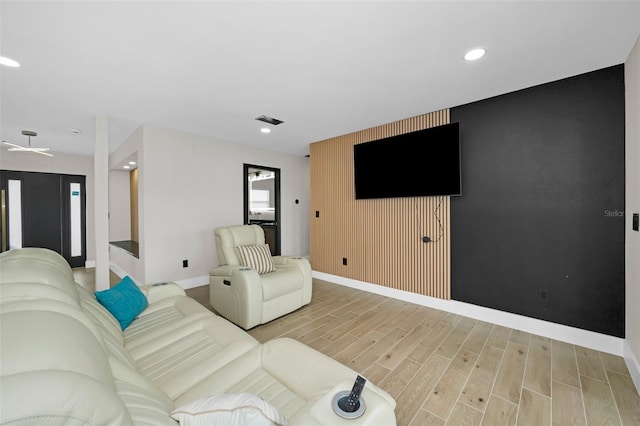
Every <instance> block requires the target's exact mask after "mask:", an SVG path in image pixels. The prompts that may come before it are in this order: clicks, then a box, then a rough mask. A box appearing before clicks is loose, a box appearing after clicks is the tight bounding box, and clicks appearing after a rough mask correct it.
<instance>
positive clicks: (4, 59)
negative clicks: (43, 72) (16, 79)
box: [0, 56, 20, 68]
mask: <svg viewBox="0 0 640 426" xmlns="http://www.w3.org/2000/svg"><path fill="white" fill-rule="evenodd" d="M0 65H6V66H8V67H13V68H16V67H19V66H20V64H19V63H18V62H16V61H14V60H13V59H11V58H7V57H5V56H0Z"/></svg>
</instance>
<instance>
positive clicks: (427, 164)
mask: <svg viewBox="0 0 640 426" xmlns="http://www.w3.org/2000/svg"><path fill="white" fill-rule="evenodd" d="M459 133H460V130H459V123H451V124H445V125H442V126H438V127H431V128H429V129H425V130H419V131H416V132H411V133H405V134H403V135H398V136H391V137H388V138H384V139H379V140H376V141H373V142H366V143H361V144H356V145H354V146H353V159H354V177H355V190H356V199H358V200H362V199H369V198H394V197H423V196H437V195H461V194H462V188H461V174H460V136H459Z"/></svg>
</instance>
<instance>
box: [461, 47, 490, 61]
mask: <svg viewBox="0 0 640 426" xmlns="http://www.w3.org/2000/svg"><path fill="white" fill-rule="evenodd" d="M485 53H487V51H486V50H484V49H482V48H479V49H473V50H470V51H468V52H467V53H465V55H464V59H466V60H467V61H475V60H476V59H480V58H482V57H483V56H484V54H485Z"/></svg>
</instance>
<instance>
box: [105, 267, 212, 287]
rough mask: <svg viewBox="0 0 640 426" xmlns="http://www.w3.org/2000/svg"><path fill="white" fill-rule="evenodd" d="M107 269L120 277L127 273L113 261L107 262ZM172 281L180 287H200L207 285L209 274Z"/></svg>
mask: <svg viewBox="0 0 640 426" xmlns="http://www.w3.org/2000/svg"><path fill="white" fill-rule="evenodd" d="M109 269H111V271H113V273H114V274H116V275H117V276H118V277H120V278H122V277H124V276H125V275H129V274H128V273H127V271H125V270H124V269H122V268H121V267H119V266H118V265H116V264H115V263H113V262H110V263H109ZM131 278H132V279H133V281H135V283H136V284H138V285H143V284H145V283H140V282H138V281H137V280H136V279H135V278H133V277H131ZM174 282H175V283H176V284H178V285H179V286H180V287H182V288H183V289H185V290H187V289H190V288H194V287H200V286H203V285H208V284H209V275H203V276H200V277H194V278H187V279H185V280H176V281H174Z"/></svg>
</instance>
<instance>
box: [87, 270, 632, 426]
mask: <svg viewBox="0 0 640 426" xmlns="http://www.w3.org/2000/svg"><path fill="white" fill-rule="evenodd" d="M83 277H84V278H83ZM83 279H84V285H86V286H87V287H90V286H91V277H90V273H89V274H87V273H85V272H82V271H78V273H77V275H76V280H79V282H80V281H82V280H83ZM116 279H117V277H115V278H114V277H113V276H112V284H113V283H114V281H115V280H116ZM115 282H117V281H115ZM187 294H188V295H189V296H191V297H193V298H194V299H196V300H198V301H199V302H200V303H202V304H203V305H204V306H206V307H207V308H209V309H211V305H210V304H209V289H208V286H203V287H197V288H193V289H190V290H187ZM249 333H250V334H251V335H252V336H253V337H255V338H256V339H257V340H259V341H261V342H265V341H267V340H270V339H273V338H276V337H282V336H287V337H292V338H295V339H297V340H299V341H301V342H303V343H305V344H307V345H309V346H311V347H313V348H315V349H317V350H319V351H321V352H323V353H324V354H326V355H328V356H330V357H332V358H334V359H336V360H338V361H340V362H341V363H343V364H345V365H347V366H349V367H351V368H352V369H354V370H356V371H357V372H359V373H360V374H362V375H363V376H365V377H366V378H367V379H368V380H369V381H371V382H373V383H376V384H377V385H378V386H380V387H381V388H383V389H384V390H386V391H387V392H389V394H391V396H393V397H394V398H395V400H396V403H397V406H396V417H397V421H398V425H399V426H403V425H417V426H423V425H425V426H426V425H445V424H446V425H489V426H502V425H532V426H543V425H633V426H638V425H640V396H638V393H637V391H636V389H635V387H634V385H633V382H632V380H631V377H630V375H629V371H628V370H627V367H626V365H625V363H624V360H623V359H622V357H619V356H614V355H610V354H607V353H603V352H599V351H595V350H592V349H588V348H584V347H581V346H576V345H572V344H568V343H565V342H561V341H559V340H553V339H548V338H545V337H541V336H536V335H533V334H529V333H526V332H522V331H518V330H515V329H511V328H506V327H502V326H499V325H493V324H490V323H487V322H483V321H478V320H474V319H471V318H467V317H463V316H460V315H456V314H451V313H447V312H443V311H438V310H435V309H431V308H427V307H424V306H421V305H417V304H412V303H408V302H403V301H399V300H396V299H392V298H388V297H384V296H380V295H376V294H372V293H368V292H364V291H360V290H355V289H351V288H348V287H344V286H341V285H338V284H333V283H329V282H326V281H322V280H317V279H314V281H313V298H312V301H311V303H310V304H309V305H307V306H305V307H303V308H301V309H299V310H297V311H295V312H293V313H291V314H289V315H287V316H284V317H282V318H279V319H276V320H274V321H272V322H270V323H268V324H264V325H261V326H258V327H255V328H253V329H251V330H249ZM354 379H355V377H354Z"/></svg>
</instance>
